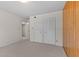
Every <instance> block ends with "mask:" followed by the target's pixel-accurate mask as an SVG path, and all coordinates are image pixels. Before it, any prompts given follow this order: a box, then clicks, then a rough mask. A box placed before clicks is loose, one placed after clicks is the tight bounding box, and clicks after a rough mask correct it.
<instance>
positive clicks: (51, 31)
mask: <svg viewBox="0 0 79 59" xmlns="http://www.w3.org/2000/svg"><path fill="white" fill-rule="evenodd" d="M55 23H56V22H55V18H54V17H52V16H48V17H46V19H45V20H44V25H43V26H44V27H43V28H44V43H48V44H55V36H56V35H55V30H56V26H55Z"/></svg>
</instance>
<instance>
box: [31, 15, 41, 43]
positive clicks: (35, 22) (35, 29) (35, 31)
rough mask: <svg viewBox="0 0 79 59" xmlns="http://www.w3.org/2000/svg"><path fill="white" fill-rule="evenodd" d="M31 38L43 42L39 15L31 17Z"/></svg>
mask: <svg viewBox="0 0 79 59" xmlns="http://www.w3.org/2000/svg"><path fill="white" fill-rule="evenodd" d="M30 40H31V41H34V42H42V25H41V20H40V18H39V16H37V17H36V18H34V16H33V17H31V18H30Z"/></svg>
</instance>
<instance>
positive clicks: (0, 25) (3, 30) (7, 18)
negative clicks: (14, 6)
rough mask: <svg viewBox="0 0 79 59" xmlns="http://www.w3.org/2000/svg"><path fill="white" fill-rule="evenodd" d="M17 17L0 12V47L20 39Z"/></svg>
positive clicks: (19, 21)
mask: <svg viewBox="0 0 79 59" xmlns="http://www.w3.org/2000/svg"><path fill="white" fill-rule="evenodd" d="M21 20H23V18H20V17H19V16H16V15H14V14H11V13H9V12H6V11H2V10H0V47H3V46H6V45H8V44H11V43H14V42H16V41H18V40H21V39H22V25H21Z"/></svg>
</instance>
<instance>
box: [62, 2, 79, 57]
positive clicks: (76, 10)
mask: <svg viewBox="0 0 79 59" xmlns="http://www.w3.org/2000/svg"><path fill="white" fill-rule="evenodd" d="M63 24H64V26H63V31H64V33H63V35H64V50H65V52H66V54H67V56H72V57H75V56H79V1H69V2H67V3H66V4H65V7H64V21H63Z"/></svg>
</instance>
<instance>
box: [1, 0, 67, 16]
mask: <svg viewBox="0 0 79 59" xmlns="http://www.w3.org/2000/svg"><path fill="white" fill-rule="evenodd" d="M65 3H66V1H31V2H27V3H21V2H19V1H4V2H2V1H1V2H0V9H2V10H6V11H8V12H11V13H14V14H16V15H18V16H21V17H27V16H32V15H37V14H43V13H47V12H55V11H60V10H63V8H64V5H65Z"/></svg>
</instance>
